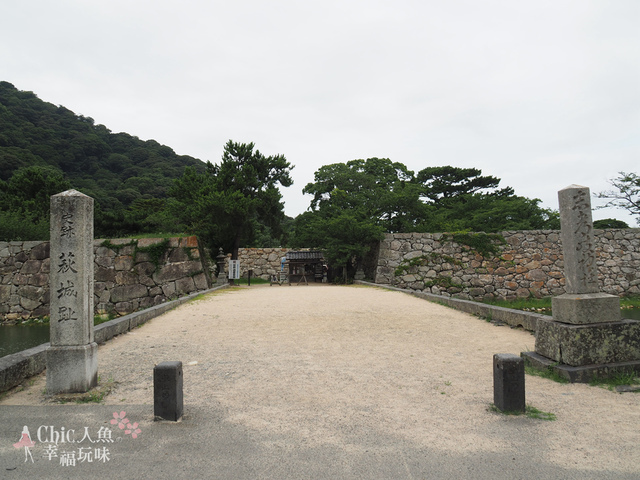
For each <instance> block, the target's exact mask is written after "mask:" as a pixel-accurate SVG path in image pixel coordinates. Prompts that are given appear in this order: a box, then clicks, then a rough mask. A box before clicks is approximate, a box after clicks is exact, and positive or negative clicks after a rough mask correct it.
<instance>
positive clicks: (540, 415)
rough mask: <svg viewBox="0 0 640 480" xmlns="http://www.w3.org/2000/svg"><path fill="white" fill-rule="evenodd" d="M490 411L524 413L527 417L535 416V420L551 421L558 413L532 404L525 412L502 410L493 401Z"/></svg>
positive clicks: (505, 413) (504, 413) (503, 413)
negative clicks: (543, 409)
mask: <svg viewBox="0 0 640 480" xmlns="http://www.w3.org/2000/svg"><path fill="white" fill-rule="evenodd" d="M489 411H491V412H495V413H500V414H502V415H516V416H517V415H524V416H526V417H527V418H533V419H535V420H547V421H550V422H553V421H554V420H555V419H556V414H555V413H550V412H543V411H542V410H538V409H537V408H536V407H534V406H532V405H527V406H526V407H525V410H524V412H519V411H515V412H514V411H509V410H505V411H502V410H500V409H499V408H498V407H496V406H495V405H494V404H493V403H492V404H491V405H490V406H489Z"/></svg>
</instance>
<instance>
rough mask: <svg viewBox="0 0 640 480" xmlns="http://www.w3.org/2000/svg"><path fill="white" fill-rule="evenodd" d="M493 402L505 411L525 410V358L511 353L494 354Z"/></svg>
mask: <svg viewBox="0 0 640 480" xmlns="http://www.w3.org/2000/svg"><path fill="white" fill-rule="evenodd" d="M493 404H494V405H495V406H496V408H498V409H499V410H501V411H503V412H524V411H525V408H526V404H525V384H524V360H523V359H522V358H521V357H518V356H517V355H512V354H509V353H496V354H495V355H494V356H493Z"/></svg>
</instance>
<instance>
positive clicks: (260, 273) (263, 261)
mask: <svg viewBox="0 0 640 480" xmlns="http://www.w3.org/2000/svg"><path fill="white" fill-rule="evenodd" d="M289 250H291V249H290V248H241V249H239V250H238V260H240V276H241V277H243V278H247V272H248V271H249V270H253V274H252V277H253V278H256V277H260V278H263V279H265V280H269V276H270V275H272V274H275V273H278V272H279V271H280V259H281V258H282V257H284V256H286V255H287V252H288V251H289ZM227 257H228V258H231V254H229V255H228V256H227ZM228 268H229V263H228V261H227V263H225V271H226V270H227V269H228Z"/></svg>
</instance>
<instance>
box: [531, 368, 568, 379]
mask: <svg viewBox="0 0 640 480" xmlns="http://www.w3.org/2000/svg"><path fill="white" fill-rule="evenodd" d="M524 373H526V374H527V375H532V376H534V377H542V378H546V379H547V380H553V381H554V382H557V383H569V380H567V379H566V378H564V377H563V376H562V375H560V374H559V373H558V372H556V371H555V370H553V368H552V367H547V368H545V369H544V370H539V369H537V368H533V367H532V366H530V365H525V366H524Z"/></svg>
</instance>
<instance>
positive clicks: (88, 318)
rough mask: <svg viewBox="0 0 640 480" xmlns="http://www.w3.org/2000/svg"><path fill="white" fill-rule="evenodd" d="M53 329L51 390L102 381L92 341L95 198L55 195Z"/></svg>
mask: <svg viewBox="0 0 640 480" xmlns="http://www.w3.org/2000/svg"><path fill="white" fill-rule="evenodd" d="M50 233H51V240H50V247H51V254H50V258H51V273H50V295H51V301H50V332H51V335H50V336H51V346H50V347H49V349H48V350H47V393H49V394H56V393H81V392H87V391H88V390H90V389H91V388H93V387H95V386H96V385H97V383H98V345H97V344H96V343H95V342H94V341H93V198H91V197H88V196H86V195H84V194H82V193H80V192H78V191H76V190H68V191H66V192H63V193H60V194H58V195H53V196H52V197H51V232H50Z"/></svg>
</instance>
